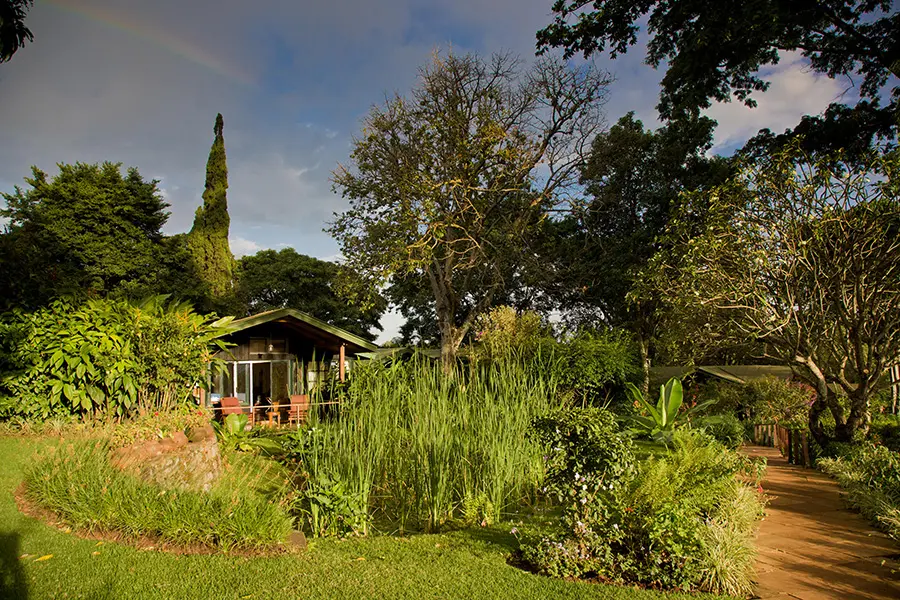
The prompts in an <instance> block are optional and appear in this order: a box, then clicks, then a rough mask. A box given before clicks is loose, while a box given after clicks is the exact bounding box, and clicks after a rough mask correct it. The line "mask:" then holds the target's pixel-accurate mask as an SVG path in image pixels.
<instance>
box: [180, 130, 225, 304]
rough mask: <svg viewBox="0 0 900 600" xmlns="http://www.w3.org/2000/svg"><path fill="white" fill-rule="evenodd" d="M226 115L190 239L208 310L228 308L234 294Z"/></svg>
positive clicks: (215, 141) (210, 153) (189, 244)
mask: <svg viewBox="0 0 900 600" xmlns="http://www.w3.org/2000/svg"><path fill="white" fill-rule="evenodd" d="M223 127H224V122H223V120H222V115H221V114H219V115H216V124H215V127H214V128H213V132H214V133H215V139H214V140H213V145H212V148H211V149H210V151H209V160H208V161H207V163H206V186H205V189H204V190H203V206H201V207H200V208H198V209H197V213H196V215H195V217H194V225H193V227H192V228H191V231H190V233H188V236H187V244H188V248H190V252H191V256H192V258H193V263H194V268H195V269H196V272H197V275H198V277H199V279H200V281H201V282H202V284H203V285H204V287H205V290H204V291H205V292H206V294H208V300H207V304H208V308H216V307H222V306H227V305H229V304H230V303H231V300H232V295H233V293H234V287H233V286H234V256H233V255H232V254H231V248H230V246H229V245H228V229H229V226H230V224H231V219H230V218H229V216H228V200H227V198H226V193H227V190H228V166H227V164H226V161H225V138H224V137H223V135H222V129H223Z"/></svg>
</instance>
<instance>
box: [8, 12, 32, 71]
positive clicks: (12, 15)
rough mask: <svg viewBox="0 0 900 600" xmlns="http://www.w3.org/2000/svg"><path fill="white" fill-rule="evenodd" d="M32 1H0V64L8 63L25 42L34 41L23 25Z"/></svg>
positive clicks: (29, 31) (28, 30)
mask: <svg viewBox="0 0 900 600" xmlns="http://www.w3.org/2000/svg"><path fill="white" fill-rule="evenodd" d="M33 4H34V2H32V0H0V63H4V62H7V61H9V60H10V59H11V58H12V56H13V54H15V53H16V51H17V50H19V49H20V48H22V47H23V46H24V45H25V42H26V41H28V42H31V41H33V40H34V35H32V33H31V30H30V29H28V26H27V25H25V16H26V15H27V14H28V9H29V8H31V6H32V5H33Z"/></svg>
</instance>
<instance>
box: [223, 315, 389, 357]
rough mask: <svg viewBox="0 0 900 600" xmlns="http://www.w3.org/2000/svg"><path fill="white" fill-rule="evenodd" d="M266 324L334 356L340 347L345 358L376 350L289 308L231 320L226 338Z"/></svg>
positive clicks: (374, 345)
mask: <svg viewBox="0 0 900 600" xmlns="http://www.w3.org/2000/svg"><path fill="white" fill-rule="evenodd" d="M266 323H278V324H279V325H282V326H284V327H285V328H287V329H290V330H292V331H294V332H296V333H297V334H299V335H301V336H303V337H305V338H307V339H309V340H311V341H312V342H313V343H314V344H315V345H316V347H318V348H322V349H323V350H328V351H331V352H335V353H336V352H337V351H338V349H339V348H340V347H341V345H344V347H345V349H346V351H347V352H348V353H349V354H359V353H362V352H374V351H375V350H378V345H376V344H373V343H372V342H370V341H368V340H366V339H363V338H361V337H359V336H358V335H355V334H352V333H350V332H349V331H345V330H343V329H341V328H340V327H335V326H334V325H329V324H328V323H326V322H325V321H321V320H319V319H317V318H315V317H314V316H312V315H308V314H306V313H305V312H301V311H299V310H295V309H293V308H279V309H277V310H269V311H266V312H262V313H259V314H258V315H253V316H252V317H244V318H243V319H235V320H234V321H232V322H231V324H230V325H229V327H228V334H226V335H229V334H233V333H237V332H239V331H245V330H247V329H250V328H252V327H257V326H259V325H263V324H266Z"/></svg>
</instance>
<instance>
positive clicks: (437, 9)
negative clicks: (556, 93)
mask: <svg viewBox="0 0 900 600" xmlns="http://www.w3.org/2000/svg"><path fill="white" fill-rule="evenodd" d="M551 4H552V0H455V1H443V0H442V1H431V2H426V1H424V0H381V1H380V2H371V1H365V0H331V1H330V2H310V1H304V2H296V1H292V0H255V1H254V2H246V1H245V0H242V1H237V0H190V1H189V2H186V1H185V0H156V1H154V2H146V1H143V0H36V2H35V6H34V8H33V9H32V11H31V14H30V15H29V18H28V25H29V27H30V28H31V30H32V31H33V33H34V36H35V40H34V43H33V44H30V45H28V46H26V47H25V48H24V49H23V50H21V51H20V52H19V53H18V54H16V55H15V57H14V58H13V60H12V61H11V62H9V63H6V64H3V65H0V107H2V108H0V132H2V136H3V144H0V191H4V192H7V191H12V188H13V186H14V185H17V184H19V185H21V184H22V178H23V177H25V176H26V175H28V174H29V167H30V165H32V164H34V165H37V166H39V167H41V168H42V169H44V170H46V171H49V172H51V173H53V172H55V164H56V163H58V162H75V161H82V162H96V161H102V160H112V161H120V162H123V163H125V165H126V166H136V167H138V169H139V170H140V172H141V173H142V174H143V175H144V176H145V177H148V178H156V179H159V180H160V187H161V188H162V190H163V191H164V194H165V196H166V198H167V200H168V202H169V203H170V204H171V208H170V210H171V212H172V215H171V217H170V219H169V223H168V225H167V226H166V231H167V232H168V233H177V232H181V231H186V230H187V229H189V228H190V225H191V222H192V219H193V213H194V211H195V210H196V208H197V206H199V205H200V202H201V197H200V196H201V193H202V191H203V179H204V169H205V165H206V158H207V154H208V152H209V146H210V144H211V142H212V127H213V122H214V119H215V115H216V113H217V112H221V113H222V114H223V116H224V118H225V145H226V151H227V155H228V167H229V184H230V188H229V193H228V202H229V211H230V213H231V223H232V226H231V241H232V250H233V251H234V252H235V254H237V255H241V254H246V253H253V252H255V251H256V250H258V249H261V248H281V247H286V246H292V247H294V248H295V249H296V250H297V251H298V252H301V253H303V254H309V255H312V256H317V257H320V258H334V257H335V256H336V255H337V253H338V248H337V245H336V244H335V243H334V241H333V240H331V238H330V237H329V236H328V234H326V233H323V231H322V228H323V227H324V226H325V224H326V222H327V221H328V220H329V219H331V217H332V214H333V213H334V212H335V211H340V210H341V209H342V208H344V207H345V206H346V204H345V202H344V201H343V200H342V199H341V198H340V197H339V196H338V195H336V194H334V193H333V192H332V191H331V184H330V182H329V177H330V174H331V171H333V170H334V168H335V167H336V166H337V164H338V163H339V162H346V161H347V158H348V155H349V150H350V142H351V136H352V135H353V134H354V133H355V132H357V131H358V129H359V123H360V119H361V118H362V116H363V115H364V114H365V113H366V112H367V110H368V109H369V107H370V106H372V105H373V104H380V103H381V102H383V100H384V98H385V96H386V95H390V94H392V93H394V92H401V93H405V92H406V91H408V90H409V89H410V88H411V86H412V85H413V84H414V82H415V78H416V71H417V68H418V66H419V65H421V64H423V63H424V62H426V61H427V60H428V59H429V55H430V54H431V53H432V52H433V51H434V50H435V49H444V50H446V49H447V48H450V47H452V48H453V50H454V51H455V52H467V51H473V52H479V53H485V54H487V53H491V52H496V51H511V52H514V53H517V54H519V55H521V56H522V57H523V58H525V59H530V58H531V57H532V56H533V54H534V35H535V32H536V31H537V30H538V29H539V28H541V27H543V26H544V25H546V24H547V23H549V22H550V20H551V17H550V5H551ZM597 62H598V64H599V65H600V66H602V67H603V68H605V69H607V70H609V71H610V72H611V73H612V74H613V75H614V76H615V79H616V81H615V83H614V84H613V85H612V86H611V88H610V95H609V103H608V104H607V107H606V112H607V118H608V120H609V122H610V123H612V122H615V120H616V119H618V118H619V117H620V116H621V115H623V114H625V113H626V112H628V111H629V110H633V111H635V112H636V113H637V116H638V117H639V118H641V119H642V120H644V122H645V124H655V121H656V119H655V111H654V108H653V107H654V106H655V105H656V102H657V95H658V82H659V78H660V73H659V72H657V71H654V70H653V69H652V68H650V67H648V66H645V65H644V64H643V51H642V49H641V48H635V49H633V50H632V51H631V52H629V54H628V55H626V56H625V57H623V58H620V59H618V60H616V61H610V60H608V59H606V58H599V59H598V61H597ZM769 75H770V77H769V78H770V80H771V81H772V88H771V89H770V91H769V92H767V93H766V94H764V95H761V96H759V98H758V99H759V107H758V108H757V109H754V110H750V109H747V108H745V107H743V106H741V105H739V104H735V103H731V104H725V105H717V106H715V107H713V108H712V109H711V110H710V111H709V112H710V116H712V117H714V118H716V119H717V120H718V121H719V127H718V129H717V137H716V142H717V148H716V149H715V150H716V151H718V152H723V153H730V152H731V151H732V150H733V148H735V147H737V146H740V145H741V144H742V143H743V141H744V140H746V139H747V138H748V137H749V136H751V135H753V134H754V133H755V132H756V131H757V130H758V129H760V128H761V127H770V128H772V129H774V130H776V131H780V130H783V129H784V128H786V127H790V126H792V125H794V124H796V123H797V122H798V121H799V118H800V117H801V116H802V115H803V114H817V113H819V112H821V111H822V110H823V109H824V108H825V107H826V106H827V105H828V104H829V103H830V102H832V101H834V100H836V99H840V98H841V96H842V95H844V97H845V100H847V101H850V100H851V98H849V97H847V96H849V95H850V94H853V91H852V89H851V85H850V83H849V82H847V81H841V80H830V79H827V78H825V77H823V76H821V75H818V74H815V73H812V72H810V71H809V69H808V68H806V65H805V64H804V62H803V61H802V60H801V59H799V58H798V57H796V56H785V57H784V58H783V60H782V62H781V64H779V65H778V66H777V67H776V68H774V69H772V70H771V71H770V73H769ZM848 90H849V91H848ZM384 325H385V329H386V331H385V334H384V336H383V338H382V339H385V338H389V337H391V336H392V335H393V333H394V332H395V331H396V328H397V326H398V320H397V317H396V316H394V315H389V316H387V317H386V320H385V323H384Z"/></svg>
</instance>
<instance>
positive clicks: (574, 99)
mask: <svg viewBox="0 0 900 600" xmlns="http://www.w3.org/2000/svg"><path fill="white" fill-rule="evenodd" d="M608 82H609V77H608V76H607V75H606V74H605V73H601V72H599V71H597V70H596V69H594V68H593V67H592V66H590V65H586V66H583V67H577V68H576V67H572V66H569V65H567V64H565V63H564V62H562V61H561V60H558V59H542V60H540V61H538V62H537V63H536V64H535V65H534V66H533V67H530V68H526V67H524V66H523V65H522V64H521V63H520V62H519V61H517V60H515V59H514V58H512V57H510V56H508V55H495V56H493V57H491V59H489V60H485V59H483V58H480V57H478V56H474V55H466V56H457V55H453V54H450V55H447V56H440V55H435V56H434V59H433V61H432V62H431V63H430V64H428V65H426V66H425V67H424V68H422V70H421V72H420V77H419V82H418V84H417V86H416V87H415V89H414V90H413V92H412V94H411V96H410V97H403V96H400V95H397V96H395V97H393V98H390V99H389V100H387V102H386V103H385V104H384V105H383V106H379V107H375V108H373V109H372V111H371V112H370V114H369V115H368V117H366V119H365V121H364V123H363V131H362V135H361V137H359V138H357V139H355V140H354V142H353V151H352V154H351V161H352V163H353V165H352V167H345V166H341V167H340V168H339V169H338V170H337V171H335V173H334V182H335V187H336V188H338V189H340V190H341V192H342V193H343V195H344V197H346V198H348V199H349V200H350V208H349V209H348V210H347V211H345V212H344V213H342V214H339V215H337V218H336V220H335V222H334V223H333V224H332V225H331V227H330V228H329V231H330V232H331V233H332V234H333V235H334V236H335V238H336V239H337V240H338V242H339V243H340V245H341V248H342V251H343V254H344V256H346V257H347V260H348V266H349V267H351V268H352V269H353V270H354V271H355V272H357V273H359V274H360V275H361V276H362V277H363V278H364V279H365V280H366V281H367V282H368V284H369V285H370V286H374V287H378V286H382V285H387V284H389V283H390V281H391V279H392V278H393V277H395V276H399V277H408V276H414V277H415V278H417V279H419V280H423V281H427V282H428V286H429V288H430V293H431V298H430V300H431V301H432V302H433V303H434V304H433V305H434V309H435V314H436V317H437V323H438V328H439V330H440V333H441V349H442V355H443V359H444V364H445V365H450V364H452V362H453V361H454V360H455V355H456V350H457V348H458V346H459V344H460V343H461V341H462V339H463V338H464V337H465V335H466V333H467V332H468V331H469V329H470V328H471V326H472V323H473V322H474V319H475V318H476V317H477V316H478V315H479V314H480V313H481V312H483V311H484V310H486V309H487V308H488V307H489V306H490V305H491V304H492V301H493V299H494V297H495V295H497V294H498V293H501V292H502V290H504V288H505V287H506V285H507V283H508V282H509V281H510V279H511V278H513V277H515V274H516V272H517V270H518V269H520V268H521V264H522V260H523V259H524V258H525V257H527V255H528V246H529V242H530V239H531V237H532V236H533V234H534V232H535V230H536V227H537V225H538V224H539V223H541V222H542V220H544V219H545V218H546V215H547V211H548V210H549V209H551V208H552V207H553V206H556V205H557V204H558V203H559V202H560V197H561V196H564V195H565V194H566V192H567V191H569V190H570V189H571V187H570V186H571V185H572V184H573V183H575V182H576V180H577V176H578V167H579V165H580V162H581V160H582V157H583V156H584V154H585V152H586V150H587V149H588V147H589V143H590V139H591V138H592V137H593V135H594V133H596V132H597V131H598V130H599V128H600V126H601V124H602V120H601V113H600V108H601V105H602V103H603V100H604V97H605V93H606V85H607V83H608Z"/></svg>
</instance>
